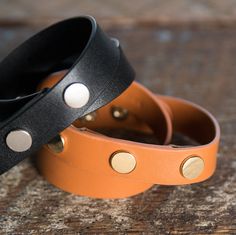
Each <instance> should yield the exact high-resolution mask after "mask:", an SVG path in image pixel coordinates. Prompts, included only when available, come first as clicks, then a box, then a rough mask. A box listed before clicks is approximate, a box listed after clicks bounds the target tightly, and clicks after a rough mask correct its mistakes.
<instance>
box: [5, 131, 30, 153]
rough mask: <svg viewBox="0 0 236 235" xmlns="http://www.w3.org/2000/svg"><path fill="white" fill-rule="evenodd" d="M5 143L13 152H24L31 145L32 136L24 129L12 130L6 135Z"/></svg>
mask: <svg viewBox="0 0 236 235" xmlns="http://www.w3.org/2000/svg"><path fill="white" fill-rule="evenodd" d="M6 144H7V146H8V148H10V149H11V150H13V151H14V152H25V151H27V150H29V149H30V147H31V145H32V137H31V135H30V134H29V132H27V131H25V130H14V131H11V132H10V133H9V134H8V135H7V138H6Z"/></svg>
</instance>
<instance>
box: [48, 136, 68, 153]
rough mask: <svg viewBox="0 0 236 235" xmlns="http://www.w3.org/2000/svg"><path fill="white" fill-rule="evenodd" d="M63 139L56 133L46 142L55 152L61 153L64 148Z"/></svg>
mask: <svg viewBox="0 0 236 235" xmlns="http://www.w3.org/2000/svg"><path fill="white" fill-rule="evenodd" d="M64 145H65V141H64V139H63V137H62V136H60V135H57V136H56V137H54V138H53V139H52V140H51V141H49V143H48V144H47V146H48V148H49V149H51V150H52V151H53V152H55V153H61V152H62V151H63V149H64Z"/></svg>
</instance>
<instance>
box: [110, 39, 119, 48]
mask: <svg viewBox="0 0 236 235" xmlns="http://www.w3.org/2000/svg"><path fill="white" fill-rule="evenodd" d="M111 40H112V41H113V42H114V43H115V45H116V47H119V46H120V41H119V40H118V39H117V38H111Z"/></svg>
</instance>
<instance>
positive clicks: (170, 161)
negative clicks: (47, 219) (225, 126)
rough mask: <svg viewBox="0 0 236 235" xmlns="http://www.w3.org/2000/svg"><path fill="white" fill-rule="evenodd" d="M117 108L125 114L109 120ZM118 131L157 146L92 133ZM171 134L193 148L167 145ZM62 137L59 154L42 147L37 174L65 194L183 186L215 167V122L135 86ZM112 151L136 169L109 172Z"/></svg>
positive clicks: (112, 194) (120, 193) (113, 194)
mask: <svg viewBox="0 0 236 235" xmlns="http://www.w3.org/2000/svg"><path fill="white" fill-rule="evenodd" d="M60 76H61V73H57V74H54V75H52V76H51V77H50V78H48V79H46V80H45V82H44V83H43V84H42V85H41V88H42V87H50V86H51V85H53V84H54V83H55V82H56V81H57V80H58V79H59V78H60ZM117 107H118V108H122V109H125V110H127V112H128V115H127V117H126V118H124V119H122V120H121V119H116V118H114V116H113V115H112V110H114V108H117ZM55 118H56V117H55ZM84 127H86V128H84ZM119 128H125V129H128V130H136V131H142V132H145V133H152V134H154V135H155V136H156V138H157V139H158V141H159V143H160V144H148V143H141V142H135V141H130V140H124V139H119V138H114V137H109V136H106V135H104V134H101V133H98V132H96V130H97V129H100V130H101V129H119ZM173 132H174V133H180V134H182V135H184V136H187V137H188V138H190V139H192V140H194V141H195V142H196V143H198V145H196V146H172V145H168V143H169V142H170V140H171V137H172V133H173ZM61 137H62V138H63V139H64V149H63V151H62V152H61V153H56V152H54V151H52V150H51V149H49V148H48V147H47V146H45V147H44V148H43V149H42V150H41V151H40V152H39V154H38V158H37V164H38V168H39V171H40V172H41V174H42V175H43V176H44V177H45V178H46V179H47V180H48V181H49V182H51V183H52V184H54V185H55V186H57V187H59V188H61V189H63V190H65V191H67V192H71V193H74V194H79V195H85V196H90V197H96V198H121V197H127V196H132V195H135V194H138V193H141V192H143V191H144V190H146V189H148V188H150V187H151V186H152V185H153V184H161V185H182V184H191V183H197V182H201V181H203V180H206V179H207V178H209V177H210V176H211V175H212V174H213V173H214V171H215V167H216V156H217V151H218V145H219V138H220V129H219V125H218V123H217V121H216V120H215V118H214V117H213V116H212V115H211V114H210V113H209V112H207V111H206V110H205V109H203V108H201V107H200V106H198V105H196V104H193V103H191V102H188V101H185V100H182V99H178V98H173V97H167V96H160V95H154V94H152V93H151V92H150V91H148V90H147V89H146V88H144V87H143V86H141V85H140V84H138V83H136V82H134V83H133V84H132V85H131V86H130V88H128V89H127V90H126V91H125V92H124V93H123V94H122V95H120V96H119V97H118V98H116V99H115V100H114V101H112V102H111V103H109V104H108V105H106V106H104V107H103V108H101V109H99V110H97V111H96V114H95V118H94V120H92V121H86V120H85V119H82V120H78V121H76V122H75V123H74V124H73V125H72V126H70V127H68V128H67V129H66V130H64V131H63V132H62V133H61ZM117 152H127V153H129V154H131V155H132V156H133V157H134V159H135V168H134V169H133V170H132V171H131V172H129V173H119V172H117V171H116V170H114V168H113V167H112V165H111V158H112V156H114V154H115V153H117ZM189 159H190V160H189ZM196 160H197V161H196ZM196 172H197V174H196ZM192 176H193V177H192Z"/></svg>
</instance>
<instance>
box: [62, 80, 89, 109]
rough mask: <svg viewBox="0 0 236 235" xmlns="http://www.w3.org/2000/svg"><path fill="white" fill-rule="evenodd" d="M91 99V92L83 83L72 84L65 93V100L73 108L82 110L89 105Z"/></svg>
mask: <svg viewBox="0 0 236 235" xmlns="http://www.w3.org/2000/svg"><path fill="white" fill-rule="evenodd" d="M89 97H90V93H89V90H88V88H87V87H86V86H85V85H84V84H82V83H74V84H71V85H70V86H68V87H67V88H66V89H65V92H64V100H65V102H66V104H67V105H68V106H70V107H71V108H82V107H83V106H85V105H86V104H87V103H88V101H89Z"/></svg>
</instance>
